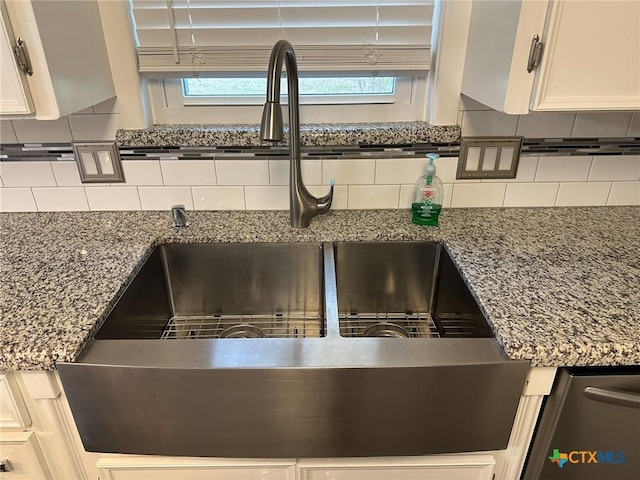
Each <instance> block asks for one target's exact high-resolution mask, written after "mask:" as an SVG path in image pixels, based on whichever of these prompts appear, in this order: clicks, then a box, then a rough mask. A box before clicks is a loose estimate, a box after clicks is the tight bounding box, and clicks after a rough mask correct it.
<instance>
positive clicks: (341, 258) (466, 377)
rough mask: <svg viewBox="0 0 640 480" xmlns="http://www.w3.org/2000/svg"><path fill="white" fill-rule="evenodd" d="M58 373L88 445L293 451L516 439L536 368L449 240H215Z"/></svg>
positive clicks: (145, 275)
mask: <svg viewBox="0 0 640 480" xmlns="http://www.w3.org/2000/svg"><path fill="white" fill-rule="evenodd" d="M57 367H58V370H59V373H60V377H61V379H62V383H63V386H64V388H65V392H66V395H67V397H68V399H69V403H70V405H71V410H72V413H73V415H74V418H75V421H76V424H77V425H78V429H79V431H80V436H81V438H82V441H83V443H84V446H85V448H86V449H87V450H88V451H96V452H114V453H135V454H160V455H181V456H183V455H184V456H214V457H272V458H277V457H281V458H282V457H287V458H291V457H354V456H386V455H420V454H431V453H447V452H465V451H478V450H495V449H502V448H506V445H507V442H508V438H509V433H510V431H511V427H512V424H513V420H514V417H515V413H516V409H517V406H518V402H519V398H520V394H521V392H522V388H523V386H524V381H525V377H526V374H527V370H528V362H526V361H512V360H509V359H508V358H506V356H505V355H504V353H503V352H502V350H501V349H500V347H499V346H498V344H497V342H496V341H495V339H494V338H493V335H492V332H491V329H490V327H489V325H488V324H487V321H486V319H485V318H484V316H483V314H482V311H481V309H480V307H479V306H478V304H477V302H476V300H475V299H474V297H473V295H472V293H471V291H470V290H469V288H468V287H467V285H466V283H465V282H464V280H463V278H462V276H461V274H460V272H459V271H458V269H457V267H456V265H455V263H454V262H453V260H452V259H451V257H450V255H449V254H448V252H447V250H446V247H445V246H444V245H443V244H441V243H435V242H336V243H279V244H274V243H271V244H268V243H265V244H260V243H254V244H214V243H209V244H206V243H205V244H167V245H160V246H158V247H156V248H155V249H154V250H153V251H152V252H151V254H150V255H149V257H148V258H147V259H146V260H145V261H144V262H143V263H142V265H141V267H140V268H139V270H138V272H137V273H136V274H135V275H134V277H133V279H132V280H131V282H130V283H129V285H128V286H127V287H126V289H125V290H124V293H122V294H121V296H120V297H119V298H118V299H117V301H116V302H115V304H114V307H113V308H112V310H111V311H110V312H109V313H108V314H107V315H106V317H105V320H104V322H103V323H102V325H101V327H100V329H99V330H98V331H97V333H96V335H95V337H94V339H93V340H92V341H91V342H90V344H89V345H88V346H87V347H86V348H85V350H84V351H83V352H82V354H81V355H80V357H79V358H78V359H77V360H76V361H75V362H70V363H59V364H58V365H57Z"/></svg>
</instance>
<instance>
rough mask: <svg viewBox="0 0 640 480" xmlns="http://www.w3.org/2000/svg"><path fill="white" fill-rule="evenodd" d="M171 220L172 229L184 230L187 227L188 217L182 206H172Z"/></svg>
mask: <svg viewBox="0 0 640 480" xmlns="http://www.w3.org/2000/svg"><path fill="white" fill-rule="evenodd" d="M171 218H172V219H173V226H174V228H185V227H188V226H189V223H190V222H189V216H188V215H187V210H186V209H185V207H184V205H174V206H173V207H171Z"/></svg>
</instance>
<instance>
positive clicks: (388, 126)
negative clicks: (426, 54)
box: [116, 122, 460, 148]
mask: <svg viewBox="0 0 640 480" xmlns="http://www.w3.org/2000/svg"><path fill="white" fill-rule="evenodd" d="M259 131H260V127H259V126H258V125H157V126H155V127H153V128H149V129H143V130H118V131H117V133H116V141H117V142H118V144H119V145H120V146H121V147H132V148H133V147H212V146H237V147H255V146H259V145H271V144H269V143H265V142H261V141H260V138H259ZM300 137H301V138H300V141H301V144H302V146H322V145H401V144H414V143H450V142H456V141H458V139H459V138H460V127H459V126H458V125H446V126H433V125H428V124H427V123H425V122H401V123H360V124H343V125H335V124H326V125H324V124H318V125H302V127H301V129H300Z"/></svg>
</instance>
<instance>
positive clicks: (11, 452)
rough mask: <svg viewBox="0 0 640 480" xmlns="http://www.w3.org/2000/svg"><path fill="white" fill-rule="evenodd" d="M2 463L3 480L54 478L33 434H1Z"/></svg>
mask: <svg viewBox="0 0 640 480" xmlns="http://www.w3.org/2000/svg"><path fill="white" fill-rule="evenodd" d="M0 462H1V463H2V466H1V467H0V470H1V471H0V478H1V479H3V480H4V479H5V478H6V479H7V480H49V479H51V478H53V477H52V475H51V472H50V471H49V468H48V467H47V462H46V461H45V458H44V456H43V454H42V450H41V449H40V446H39V444H38V441H37V439H36V436H35V434H34V433H33V432H0Z"/></svg>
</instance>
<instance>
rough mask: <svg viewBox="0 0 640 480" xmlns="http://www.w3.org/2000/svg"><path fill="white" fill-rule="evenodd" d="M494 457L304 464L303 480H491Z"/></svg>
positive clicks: (406, 458) (302, 465)
mask: <svg viewBox="0 0 640 480" xmlns="http://www.w3.org/2000/svg"><path fill="white" fill-rule="evenodd" d="M494 464H495V459H494V458H493V456H491V455H440V456H438V455H435V456H430V457H399V458H393V459H391V458H389V459H385V458H376V459H352V460H346V461H340V460H338V461H332V460H319V461H301V462H300V463H299V464H298V470H299V479H300V480H391V479H393V480H491V478H492V475H493V466H494Z"/></svg>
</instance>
